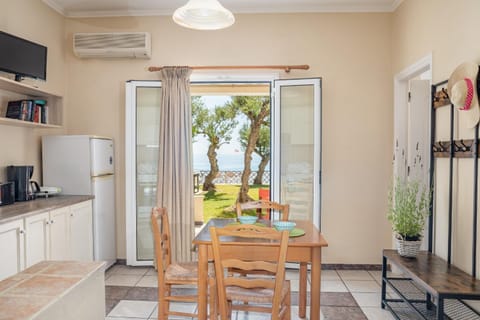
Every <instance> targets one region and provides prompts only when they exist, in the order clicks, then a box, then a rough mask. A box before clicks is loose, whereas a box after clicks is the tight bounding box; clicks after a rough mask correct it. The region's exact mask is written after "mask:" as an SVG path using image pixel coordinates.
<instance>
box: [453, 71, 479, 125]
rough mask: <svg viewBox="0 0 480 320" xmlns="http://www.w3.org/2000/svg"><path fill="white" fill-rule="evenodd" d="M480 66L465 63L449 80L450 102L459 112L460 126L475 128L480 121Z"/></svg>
mask: <svg viewBox="0 0 480 320" xmlns="http://www.w3.org/2000/svg"><path fill="white" fill-rule="evenodd" d="M477 76H478V64H476V63H473V62H464V63H462V64H461V65H459V66H458V67H457V68H456V69H455V71H453V73H452V75H451V76H450V78H449V79H448V85H447V90H448V95H449V97H450V101H451V102H452V103H453V105H455V106H456V107H457V109H458V110H459V119H460V124H462V123H464V124H465V126H466V127H467V128H473V127H475V126H476V125H477V123H478V120H479V119H480V109H479V105H478V90H477Z"/></svg>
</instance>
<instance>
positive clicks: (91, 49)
mask: <svg viewBox="0 0 480 320" xmlns="http://www.w3.org/2000/svg"><path fill="white" fill-rule="evenodd" d="M73 52H74V53H75V55H76V56H77V57H79V58H143V59H149V58H150V56H151V53H152V46H151V40H150V33H148V32H129V33H75V34H74V35H73Z"/></svg>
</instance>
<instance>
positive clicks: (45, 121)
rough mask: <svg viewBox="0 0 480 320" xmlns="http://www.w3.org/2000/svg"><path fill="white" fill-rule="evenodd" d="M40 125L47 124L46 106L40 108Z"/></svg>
mask: <svg viewBox="0 0 480 320" xmlns="http://www.w3.org/2000/svg"><path fill="white" fill-rule="evenodd" d="M41 121H42V123H45V124H47V123H48V106H46V105H45V106H43V107H42V118H41Z"/></svg>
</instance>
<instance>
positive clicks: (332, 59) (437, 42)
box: [0, 0, 480, 269]
mask: <svg viewBox="0 0 480 320" xmlns="http://www.w3.org/2000/svg"><path fill="white" fill-rule="evenodd" d="M0 1H1V7H2V10H1V11H0V30H2V31H6V32H9V33H13V34H15V35H17V36H20V37H24V38H27V39H30V40H32V41H35V42H39V43H42V44H44V45H46V46H48V55H49V57H48V70H47V78H48V81H47V82H45V83H44V82H30V83H33V84H35V85H38V86H39V87H41V88H44V89H47V90H50V91H53V92H58V93H60V94H64V97H65V106H66V110H65V114H66V119H65V124H66V129H67V130H68V133H71V134H77V133H78V134H97V135H105V136H112V137H113V138H114V139H115V141H116V155H117V172H116V173H117V190H116V193H117V199H118V200H117V238H118V240H117V242H118V258H125V206H124V201H123V199H124V197H125V194H124V183H125V177H124V169H125V167H124V122H125V119H124V117H125V116H124V108H125V101H124V83H125V81H126V80H129V79H136V80H142V79H155V78H156V75H155V74H152V73H148V72H146V70H145V69H146V67H147V66H150V65H203V64H205V65H208V64H211V65H220V64H238V65H242V64H300V63H302V64H303V63H307V64H309V65H310V66H311V69H310V70H309V71H306V72H305V71H295V72H292V73H291V74H290V75H288V77H315V76H321V77H323V172H324V175H323V178H324V180H323V182H324V184H323V205H322V229H323V232H324V234H325V236H326V238H327V240H328V241H329V243H330V246H329V248H328V249H326V250H325V252H324V258H325V261H326V262H328V263H379V262H380V250H381V248H383V247H389V246H390V234H391V233H390V226H389V224H388V222H387V221H386V219H385V207H386V200H385V199H386V190H387V186H388V183H389V181H390V176H391V153H392V144H391V141H392V122H393V119H392V117H393V113H392V107H391V106H392V85H391V84H392V76H393V75H394V74H396V73H398V72H400V71H401V70H403V69H404V68H406V67H408V66H409V65H411V64H413V63H414V62H415V61H417V60H419V59H420V58H422V57H424V56H425V55H427V54H428V53H430V52H431V53H432V55H433V80H434V82H437V81H441V80H444V79H446V78H448V76H449V74H450V73H451V71H452V70H453V69H454V68H455V66H456V65H458V64H459V63H461V62H462V61H466V60H472V61H475V62H477V63H478V62H480V51H479V50H478V45H477V44H476V41H474V39H476V33H477V30H478V29H479V27H480V21H478V19H477V15H478V12H479V9H480V3H479V2H478V1H477V0H461V1H450V0H422V1H418V0H404V2H403V3H402V4H401V6H400V7H399V8H398V9H397V11H396V12H395V13H394V14H296V15H288V14H281V15H279V14H272V15H237V23H236V24H235V25H234V26H233V27H232V28H229V29H226V30H223V31H215V32H200V31H192V30H187V29H183V28H180V27H178V26H176V25H174V24H173V23H172V22H171V19H170V18H169V17H143V18H107V19H64V18H63V17H61V16H60V15H58V14H57V13H55V12H54V11H53V10H51V9H50V8H48V7H47V6H45V5H44V4H43V3H42V2H40V1H37V0H16V1H7V0H0ZM19 17H21V18H22V19H19ZM104 31H105V32H116V31H148V32H150V33H151V34H152V41H153V57H152V59H151V60H123V59H121V60H81V59H77V58H75V57H74V56H73V55H72V52H71V45H72V34H73V33H74V32H104ZM64 57H66V58H64ZM65 59H66V60H65ZM282 76H285V75H282ZM442 114H443V115H442ZM445 114H446V113H445V112H441V115H440V116H439V120H440V121H443V120H444V118H445V116H446V115H445ZM60 131H62V130H38V129H28V128H17V127H9V126H3V125H0V145H1V146H2V153H1V155H0V168H3V167H5V166H6V165H8V164H34V165H35V166H36V168H37V170H36V174H35V176H36V177H37V178H38V177H39V173H40V170H39V169H40V162H41V161H40V143H39V136H40V135H42V134H53V133H59V132H60ZM457 134H458V136H459V137H462V138H468V137H471V136H472V134H473V133H472V131H471V130H460V131H459V132H458V133H457ZM469 166H470V167H471V163H459V164H456V168H458V169H456V170H458V171H459V172H460V174H461V175H462V177H461V178H462V179H461V180H462V181H463V182H462V183H463V184H461V185H459V186H456V190H458V189H459V190H465V188H464V186H465V185H467V184H468V185H471V181H469V180H468V178H467V177H465V179H463V176H468V174H469V172H470V169H469ZM438 167H439V168H445V165H444V164H443V163H438ZM440 171H442V172H443V171H444V170H443V169H442V170H440ZM444 178H445V177H443V176H441V175H440V176H438V181H439V182H438V183H437V184H440V187H439V191H440V192H441V194H444V195H445V192H444V190H443V189H444V185H445V182H444V181H445V179H444ZM2 179H4V171H3V170H0V180H2ZM441 181H443V182H441ZM440 182H441V183H440ZM467 192H468V191H461V192H460V194H462V196H465V193H467ZM443 198H444V197H441V198H440V199H439V201H440V202H442V201H441V199H443ZM461 200H462V201H460V205H459V206H460V208H459V209H462V207H461V206H462V205H463V203H466V204H465V205H464V206H465V209H466V210H467V212H468V210H471V209H469V203H470V201H471V199H468V195H467V199H463V198H462V199H461ZM443 203H444V202H443ZM439 210H440V212H444V205H443V207H442V206H439ZM442 210H443V211H442ZM460 211H462V210H460ZM464 216H466V215H464ZM464 216H459V217H456V222H455V230H456V237H455V245H456V247H459V246H460V243H462V241H463V242H465V243H470V242H471V240H469V233H468V232H467V231H466V230H464V229H467V230H468V228H469V227H468V220H466V219H463V218H462V217H464ZM438 219H439V225H438V229H437V230H438V232H437V236H438V235H441V234H442V233H444V229H445V227H446V225H445V222H442V221H445V219H444V217H442V216H441V215H440V216H439V218H438ZM442 219H443V220H442ZM470 228H471V227H470ZM459 235H460V236H459ZM470 238H471V235H470ZM439 246H441V247H439V248H437V249H438V251H439V253H440V254H442V252H444V248H443V246H444V244H440V245H439ZM456 247H455V248H454V250H455V249H456ZM464 251H469V250H464ZM456 252H457V253H456V256H455V259H456V260H458V264H460V265H461V266H462V267H463V268H464V269H467V266H468V265H469V263H470V261H468V257H467V256H462V255H460V256H459V255H458V252H461V250H456ZM479 265H480V264H479Z"/></svg>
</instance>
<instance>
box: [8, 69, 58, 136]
mask: <svg viewBox="0 0 480 320" xmlns="http://www.w3.org/2000/svg"><path fill="white" fill-rule="evenodd" d="M24 99H42V100H46V101H47V106H48V117H47V123H46V124H44V123H35V122H30V121H22V120H17V119H10V118H5V114H6V112H7V105H8V101H12V100H24ZM62 124H63V98H62V96H60V95H58V94H54V93H50V92H47V91H45V90H42V89H39V88H35V87H32V86H29V85H26V84H23V83H20V82H17V81H14V80H10V79H7V78H3V77H0V125H10V126H21V127H33V128H61V127H62Z"/></svg>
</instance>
